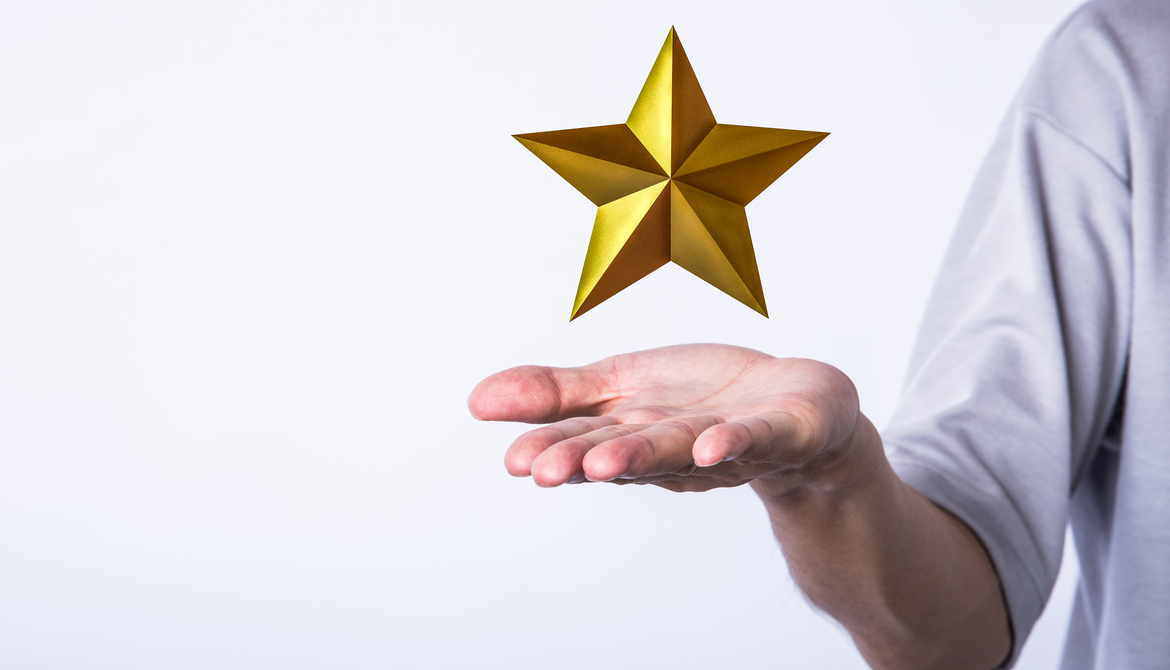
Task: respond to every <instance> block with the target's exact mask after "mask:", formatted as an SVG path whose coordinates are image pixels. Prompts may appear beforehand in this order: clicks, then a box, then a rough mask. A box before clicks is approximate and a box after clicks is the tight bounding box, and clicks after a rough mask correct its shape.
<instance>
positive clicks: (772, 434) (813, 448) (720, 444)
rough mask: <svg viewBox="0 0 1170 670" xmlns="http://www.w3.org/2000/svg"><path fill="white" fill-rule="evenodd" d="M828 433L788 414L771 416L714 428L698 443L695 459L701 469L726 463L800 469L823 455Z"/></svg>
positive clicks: (777, 413)
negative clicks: (797, 467) (810, 460)
mask: <svg viewBox="0 0 1170 670" xmlns="http://www.w3.org/2000/svg"><path fill="white" fill-rule="evenodd" d="M824 445H825V431H824V429H823V428H822V427H821V426H820V425H818V424H816V423H815V422H812V421H809V420H808V419H806V418H803V417H802V416H800V415H797V414H792V413H789V412H770V413H767V414H760V415H757V416H753V417H748V418H746V419H740V420H738V421H729V422H727V423H724V424H721V425H718V426H714V427H712V428H711V430H708V431H706V432H704V433H703V434H702V436H701V437H700V438H699V439H697V440H695V444H694V449H693V453H692V457H693V458H694V461H695V463H696V464H698V465H699V466H701V467H706V466H710V465H714V464H716V463H721V462H723V461H732V460H735V461H745V462H763V461H767V462H770V463H775V464H776V465H779V466H781V467H784V466H791V465H799V464H801V463H805V462H807V461H808V460H809V459H811V458H812V457H813V456H816V455H817V454H818V453H820V451H821V449H822V448H824Z"/></svg>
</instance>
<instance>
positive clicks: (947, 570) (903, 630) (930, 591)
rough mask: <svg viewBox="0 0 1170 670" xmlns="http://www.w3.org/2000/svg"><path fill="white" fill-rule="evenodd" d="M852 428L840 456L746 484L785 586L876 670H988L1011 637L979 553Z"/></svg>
mask: <svg viewBox="0 0 1170 670" xmlns="http://www.w3.org/2000/svg"><path fill="white" fill-rule="evenodd" d="M858 421H859V425H858V426H857V428H856V429H855V431H854V435H853V437H852V438H851V439H850V443H849V444H847V445H846V446H845V447H844V448H842V449H840V450H836V452H835V453H832V454H827V455H826V457H825V458H824V459H822V460H821V461H819V462H813V463H810V464H809V465H808V466H806V467H805V468H803V469H802V471H796V472H789V473H784V474H781V475H779V476H775V477H768V478H762V479H758V480H756V481H755V482H753V488H754V489H755V490H756V492H757V493H758V494H759V495H760V497H761V499H763V501H764V504H765V507H766V508H767V510H768V513H769V516H770V517H771V520H772V528H773V531H774V532H775V534H776V537H777V538H778V539H779V541H780V544H781V547H782V548H783V550H784V554H785V556H786V557H787V559H788V564H789V568H790V570H791V571H792V574H793V577H794V578H795V580H796V582H797V584H798V585H799V586H800V587H801V589H803V590H804V592H805V593H806V594H807V595H808V597H809V598H810V599H811V600H812V601H813V603H815V604H816V605H817V606H818V607H820V608H821V609H823V610H824V611H825V612H827V613H828V614H830V615H832V616H833V617H834V618H836V619H837V620H838V621H840V622H841V623H842V625H844V626H845V628H846V629H848V630H849V632H850V634H851V635H852V636H853V639H854V641H855V642H856V644H857V646H858V648H859V649H860V651H861V653H862V655H863V656H864V657H865V658H866V660H867V661H868V662H869V663H870V664H871V665H873V666H874V667H875V668H899V669H907V668H951V669H954V670H965V669H967V668H971V669H972V670H990V668H993V667H995V666H996V665H997V664H998V663H999V662H1000V661H1002V660H1003V658H1004V657H1005V656H1006V655H1007V652H1008V649H1009V646H1010V644H1011V633H1010V630H1009V626H1008V617H1007V611H1006V609H1005V607H1004V603H1003V598H1002V595H1001V592H1000V588H999V582H998V578H997V577H996V574H995V570H994V568H993V567H992V564H991V561H990V559H989V558H988V556H987V553H986V551H985V550H984V549H983V546H982V545H981V544H980V542H979V540H978V539H977V538H976V537H975V535H974V534H973V533H972V532H971V531H970V530H969V529H968V528H967V527H966V526H965V525H964V524H963V523H962V522H960V521H959V520H957V519H955V518H954V517H953V516H951V515H950V514H948V513H946V512H945V511H943V510H942V509H940V508H939V507H937V506H935V505H934V504H933V503H931V502H930V501H929V500H927V499H926V498H924V497H923V496H922V495H921V494H919V493H918V492H917V491H915V490H914V489H913V488H911V487H910V486H909V485H907V484H906V483H904V482H902V481H901V480H900V479H899V478H898V476H897V475H896V474H895V473H894V471H893V469H892V468H891V467H890V465H889V462H888V461H887V460H886V457H885V453H884V450H883V449H882V445H881V438H880V436H879V435H878V433H877V431H876V430H875V429H874V428H873V426H872V424H870V423H869V421H868V420H866V419H865V418H864V417H859V419H858Z"/></svg>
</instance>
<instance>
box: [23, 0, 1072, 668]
mask: <svg viewBox="0 0 1170 670" xmlns="http://www.w3.org/2000/svg"><path fill="white" fill-rule="evenodd" d="M1074 4H1075V3H1074V2H1072V1H1070V0H1034V1H1031V2H1017V1H1008V0H984V1H983V2H965V3H949V2H948V3H939V2H933V1H929V0H888V1H886V2H882V3H874V2H867V1H863V0H830V1H826V2H819V3H809V2H795V1H781V2H770V3H757V2H738V1H736V0H721V1H718V2H697V1H683V2H616V1H613V2H609V1H596V2H590V1H588V0H581V1H580V2H575V3H543V2H500V3H472V2H459V3H429V4H428V3H411V4H410V5H405V3H395V2H316V3H308V2H275V1H272V2H255V1H242V2H241V1H232V2H207V1H204V2H190V3H151V2H140V3H134V2H76V3H67V2H45V3H28V2H17V1H16V0H11V1H8V2H0V631H3V632H2V633H0V667H4V668H119V669H132V668H162V667H165V668H217V669H223V668H249V669H251V668H282V669H285V668H335V667H344V668H414V667H420V668H422V667H427V668H455V667H499V668H518V669H522V668H537V667H540V668H547V667H554V668H597V667H606V668H634V667H641V668H644V667H665V666H667V665H669V666H670V667H673V668H711V667H735V668H834V669H836V668H842V669H849V668H863V667H864V664H863V662H862V661H861V659H860V657H859V656H858V655H857V653H856V652H855V651H854V650H853V647H852V644H851V643H850V641H849V640H848V638H847V636H846V635H845V634H844V633H843V632H841V631H840V630H839V629H838V628H837V627H836V626H835V625H834V624H832V623H831V622H830V621H828V620H826V619H825V618H824V617H822V616H821V615H819V614H817V613H816V612H814V611H813V610H812V609H810V608H809V607H808V606H807V605H806V603H805V602H804V600H803V599H802V597H801V596H800V594H799V593H798V592H797V591H796V589H795V588H794V586H793V585H792V582H791V580H790V579H789V577H788V575H787V571H786V568H785V565H784V562H783V559H782V556H781V555H780V552H779V550H778V548H777V547H776V546H775V543H774V542H773V540H772V538H771V536H770V534H769V531H768V527H767V524H766V519H765V516H764V514H763V511H762V509H761V508H760V506H759V504H758V502H757V501H756V500H755V499H754V497H753V496H752V494H751V492H750V491H749V490H746V489H744V490H728V491H718V492H713V493H710V494H703V495H675V494H670V493H668V492H665V491H661V490H658V489H653V488H641V487H623V488H617V487H611V486H606V485H584V486H575V487H565V488H562V489H557V490H541V489H538V488H537V487H536V486H534V485H533V484H532V483H531V482H530V481H528V480H517V479H512V478H510V477H508V476H507V474H506V473H505V472H504V470H503V467H502V455H503V451H504V449H505V447H506V446H507V445H508V443H509V442H510V441H511V440H512V439H513V438H514V437H515V436H516V435H517V434H518V433H519V432H520V431H521V428H520V427H518V426H511V425H489V424H481V423H477V422H476V421H474V420H473V419H471V417H470V416H469V415H468V414H467V412H466V409H465V405H464V402H465V398H466V396H467V393H468V392H469V391H470V390H471V388H472V386H473V385H474V384H475V382H476V381H478V380H479V379H480V378H482V377H483V376H486V375H487V374H490V373H491V372H494V371H496V370H499V369H502V368H505V367H510V366H513V365H519V364H524V363H541V364H552V365H572V364H580V363H585V362H589V361H592V360H595V359H598V358H600V357H603V356H605V355H608V354H612V353H618V352H622V351H630V350H635V349H641V348H646V347H653V346H660V345H667V344H675V343H682V342H694V341H715V342H726V343H731V344H738V345H742V346H748V347H753V348H757V349H761V350H764V351H767V352H770V353H773V354H777V355H793V356H806V357H813V358H818V359H821V360H825V361H828V362H830V363H832V364H834V365H837V366H838V367H840V368H842V369H843V370H845V371H846V372H847V373H848V374H849V375H850V376H851V377H852V378H853V379H854V381H855V383H856V384H857V386H858V388H859V390H860V393H861V398H862V408H863V410H864V411H866V412H867V413H868V414H869V415H870V416H871V417H872V418H873V419H874V420H875V422H876V423H877V424H878V425H879V426H880V425H882V424H883V423H884V421H885V420H886V417H887V416H888V415H889V414H890V412H891V409H892V407H893V405H894V403H895V402H896V398H897V393H898V389H899V386H900V384H901V380H902V374H903V368H904V366H905V364H906V361H907V358H908V355H909V350H910V346H911V344H912V340H913V336H914V331H915V328H916V323H917V320H918V317H919V314H920V312H921V310H922V307H923V304H924V302H925V299H926V295H927V292H928V290H929V288H930V283H931V280H932V277H933V276H934V273H935V272H936V270H937V268H938V263H939V262H940V259H941V254H942V251H943V247H944V245H945V244H946V241H947V238H948V235H949V233H950V230H951V228H952V225H953V222H954V221H955V219H956V216H957V214H958V211H959V209H960V207H961V205H962V201H963V197H964V193H965V191H966V188H967V186H968V184H969V182H970V180H971V178H972V177H973V175H974V173H975V170H976V167H977V165H978V163H979V161H980V160H981V157H982V155H983V153H984V151H985V150H986V148H987V146H988V145H989V143H990V140H991V138H992V135H993V133H994V131H995V127H996V125H997V123H998V122H999V119H1000V117H1001V115H1002V114H1003V112H1004V110H1005V109H1006V107H1007V105H1008V103H1009V102H1010V100H1011V97H1012V95H1013V94H1014V91H1015V89H1016V88H1017V86H1018V85H1019V83H1020V82H1021V80H1022V78H1023V76H1024V74H1025V72H1026V70H1027V68H1028V66H1029V64H1030V62H1031V60H1032V58H1033V56H1034V55H1035V53H1036V51H1037V50H1038V48H1039V47H1040V45H1041V44H1042V41H1043V39H1044V38H1045V36H1046V35H1047V34H1048V33H1049V32H1051V30H1052V29H1053V28H1054V27H1055V26H1056V25H1057V24H1058V22H1059V21H1060V20H1061V19H1062V18H1063V17H1064V16H1065V15H1066V14H1067V13H1068V12H1069V11H1070V10H1071V9H1072V8H1073V6H1074ZM672 25H674V26H675V27H676V28H677V30H678V33H679V36H680V38H681V39H682V41H683V44H684V46H685V48H686V49H687V52H688V54H689V56H690V59H691V62H692V64H693V66H694V69H695V71H696V73H697V74H698V77H699V80H700V82H701V83H702V85H703V87H704V90H705V92H706V94H707V98H708V100H709V101H710V103H711V106H712V108H713V110H714V112H715V115H716V118H717V119H718V120H719V121H721V122H723V123H735V124H744V125H760V126H770V127H781V128H797V129H807V130H825V131H830V132H832V135H831V136H830V137H829V138H828V139H827V140H825V141H824V142H823V143H821V145H820V146H818V147H817V148H816V149H815V150H813V151H812V153H810V154H809V155H808V156H807V157H806V158H805V159H804V160H802V161H801V162H800V163H798V164H797V165H796V167H794V168H793V169H792V170H791V171H790V172H789V173H788V174H786V175H785V176H783V177H782V178H781V179H780V180H779V181H778V182H777V183H776V184H774V185H773V186H772V187H771V188H770V189H768V190H767V191H766V192H765V193H764V194H763V195H762V196H760V197H759V198H758V199H757V200H756V201H755V202H754V203H752V204H751V205H750V206H749V207H748V217H749V221H750V222H751V225H752V234H753V237H754V240H755V246H756V254H757V257H758V258H759V262H760V271H761V275H762V278H763V283H764V291H765V295H766V297H767V300H768V307H769V311H770V313H771V315H772V316H771V318H770V319H764V318H762V317H760V316H759V315H757V314H755V313H754V312H752V311H751V310H749V309H747V308H745V307H743V306H742V305H740V304H738V303H736V302H735V301H734V300H732V299H730V298H728V297H726V296H724V295H722V294H721V293H719V292H718V291H716V290H715V289H713V288H711V287H709V286H707V285H706V284H704V283H703V282H701V281H700V280H698V279H696V278H694V277H692V276H691V275H689V274H687V273H686V272H685V271H683V270H681V269H679V268H677V267H675V266H668V267H665V268H663V269H661V270H659V271H658V272H656V273H654V274H653V275H652V276H650V277H648V278H647V279H645V280H643V281H641V282H639V283H638V284H636V285H635V286H633V287H632V288H630V289H628V290H626V291H624V292H623V293H621V294H619V295H618V296H616V297H615V298H613V299H611V300H609V301H608V302H606V303H604V304H603V305H601V306H600V307H598V308H596V309H595V310H593V311H592V312H590V313H588V314H586V315H585V316H583V317H582V318H581V319H579V320H577V321H574V322H573V323H569V322H568V316H569V311H570V308H571V306H572V299H573V295H574V292H575V290H576V285H577V278H578V273H579V272H580V267H581V262H582V260H583V258H584V252H585V246H586V243H587V241H588V238H589V233H590V228H591V225H592V220H593V214H594V212H595V208H594V207H593V205H592V204H590V203H589V202H588V201H587V200H586V199H585V198H584V197H582V196H581V195H580V194H578V193H577V192H576V191H574V190H573V189H572V188H571V187H570V186H568V185H567V184H566V183H564V182H563V181H562V180H561V179H560V178H559V177H558V176H557V175H556V174H554V173H553V172H552V171H551V170H549V169H548V168H547V167H545V166H544V165H543V164H542V163H540V162H539V161H538V160H537V159H536V158H534V157H533V156H532V155H530V154H529V153H528V152H527V151H526V150H524V149H523V148H522V147H521V146H520V145H519V144H518V143H516V142H515V141H514V140H513V139H511V138H510V137H509V135H510V134H512V133H522V132H535V131H542V130H556V129H561V128H574V127H580V126H587V125H602V124H609V123H620V122H622V121H624V120H625V118H626V116H627V114H628V113H629V110H630V107H631V106H632V105H633V102H634V99H635V98H636V96H637V93H638V91H639V89H640V87H641V85H642V82H643V80H644V79H645V77H646V74H647V73H648V72H649V69H650V66H651V64H652V63H653V61H654V58H655V56H656V54H657V52H658V49H659V48H660V46H661V44H662V41H663V39H664V38H665V37H666V33H667V30H668V29H669V28H670V27H671V26H672ZM1075 571H1076V568H1075V561H1074V559H1073V558H1072V557H1071V554H1070V555H1066V560H1065V571H1064V573H1063V574H1062V577H1061V581H1060V583H1059V585H1058V589H1057V592H1056V595H1055V596H1054V598H1053V601H1052V603H1051V604H1050V606H1049V610H1048V611H1047V612H1046V614H1045V617H1044V619H1042V621H1041V623H1040V625H1039V626H1038V629H1037V633H1036V634H1035V635H1034V637H1033V639H1032V640H1031V641H1030V643H1029V646H1028V647H1027V651H1026V654H1025V658H1024V660H1023V662H1022V663H1021V664H1020V666H1019V667H1021V668H1028V669H1039V668H1053V667H1054V666H1055V663H1056V658H1057V656H1058V653H1059V648H1060V645H1061V643H1062V641H1063V637H1064V632H1063V630H1064V623H1065V620H1066V618H1067V612H1068V608H1069V602H1070V598H1071V593H1072V589H1073V582H1074V580H1075Z"/></svg>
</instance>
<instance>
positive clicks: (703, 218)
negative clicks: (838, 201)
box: [513, 28, 828, 321]
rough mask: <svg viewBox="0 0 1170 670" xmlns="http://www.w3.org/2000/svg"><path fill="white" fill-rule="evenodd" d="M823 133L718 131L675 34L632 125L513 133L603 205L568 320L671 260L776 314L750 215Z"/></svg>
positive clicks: (761, 310) (740, 128)
mask: <svg viewBox="0 0 1170 670" xmlns="http://www.w3.org/2000/svg"><path fill="white" fill-rule="evenodd" d="M827 136H828V133H821V132H812V131H806V130H781V129H778V128H755V127H751V126H731V125H725V124H722V123H716V122H715V116H714V114H712V113H711V107H710V106H709V105H708V104H707V98H706V96H704V95H703V90H702V89H701V88H699V80H698V79H697V78H696V77H695V72H694V70H692V69H691V63H690V61H689V60H688V59H687V55H686V53H685V52H684V51H683V48H682V43H681V42H679V39H678V35H677V34H675V31H674V28H671V29H670V33H669V34H668V35H667V36H666V43H665V44H664V45H662V51H660V52H659V53H658V59H657V60H656V61H654V67H653V68H651V70H650V76H649V77H647V78H646V83H645V85H643V86H642V92H641V93H640V94H639V95H638V100H637V102H635V103H634V110H633V111H632V112H630V118H629V119H627V120H626V122H625V123H624V124H617V125H612V126H597V127H593V128H577V129H573V130H554V131H550V132H544V133H529V134H526V135H514V136H513V137H515V138H516V139H517V140H520V143H521V144H523V145H524V146H525V147H528V149H529V150H530V151H532V153H534V154H536V156H537V157H538V158H540V160H542V161H544V162H545V163H546V164H548V166H549V167H551V168H552V169H553V170H555V171H556V173H557V174H559V175H561V176H562V177H564V178H565V180H566V181H568V182H569V183H570V184H572V185H573V186H574V187H575V188H576V189H577V190H578V191H580V192H581V193H582V194H584V195H585V197H587V198H589V199H590V200H591V201H593V203H594V204H595V205H597V207H598V209H597V218H596V220H595V221H594V223H593V236H592V237H591V238H590V240H589V251H588V252H587V253H586V255H585V268H584V269H583V270H582V271H581V283H580V285H579V286H578V288H577V299H576V301H574V303H573V312H572V314H571V315H570V317H569V320H570V321H572V320H573V319H575V318H577V317H579V316H581V315H582V314H584V313H585V312H587V311H589V310H590V309H593V308H594V307H596V306H597V305H599V304H600V303H601V302H603V301H604V300H606V299H608V298H610V297H612V296H613V295H614V294H616V293H617V292H618V291H621V290H622V289H624V288H626V287H627V286H629V285H631V284H633V283H634V282H636V281H638V280H639V279H641V278H642V277H645V276H646V275H648V274H650V273H651V272H653V271H654V270H657V269H658V268H660V267H662V266H663V265H665V264H666V263H667V262H669V261H674V262H675V263H677V264H678V265H681V266H682V267H683V268H685V269H687V270H689V271H690V272H692V273H693V274H695V275H697V276H698V277H699V278H701V279H703V280H705V281H706V282H708V283H709V284H711V285H712V286H714V287H716V288H718V289H719V290H721V291H723V292H724V293H726V294H728V295H730V296H731V297H733V298H735V299H736V300H739V301H740V302H742V303H743V304H745V305H747V306H748V307H751V308H752V309H754V310H756V311H757V312H759V313H760V314H763V315H764V316H768V310H767V308H766V307H765V305H764V290H763V287H762V286H761V285H760V272H759V269H758V268H757V267H756V254H755V251H754V250H753V248H752V238H751V234H750V233H749V232H748V223H747V211H746V210H745V209H744V207H745V206H746V205H747V204H748V203H749V202H751V201H752V200H753V199H755V197H756V196H757V195H759V194H760V193H761V192H763V190H764V189H766V188H767V187H768V186H769V185H771V183H772V182H774V181H776V179H777V178H779V177H780V175H782V174H784V172H785V171H786V170H788V168H790V167H792V166H793V165H794V164H795V163H796V161H798V160H800V159H801V158H802V157H804V155H805V154H806V153H808V152H809V151H810V150H812V148H813V147H815V146H816V145H817V143H819V142H820V141H821V140H823V139H824V138H825V137H827Z"/></svg>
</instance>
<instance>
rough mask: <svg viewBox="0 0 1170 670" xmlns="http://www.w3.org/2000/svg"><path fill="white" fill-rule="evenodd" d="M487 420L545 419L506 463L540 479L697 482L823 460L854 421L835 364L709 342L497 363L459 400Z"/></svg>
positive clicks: (788, 471)
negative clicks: (576, 364)
mask: <svg viewBox="0 0 1170 670" xmlns="http://www.w3.org/2000/svg"><path fill="white" fill-rule="evenodd" d="M468 405H469V407H470V409H471V412H472V414H473V415H475V416H476V417H477V418H479V419H483V420H492V421H523V422H527V423H548V424H549V425H547V426H544V427H542V428H538V429H536V430H532V431H529V432H527V433H525V434H523V435H521V436H520V437H519V438H518V439H517V440H516V441H515V442H514V443H513V444H512V446H511V447H510V448H509V449H508V452H507V455H506V456H505V466H506V467H507V469H508V471H509V472H510V473H512V474H513V475H517V476H527V475H531V476H532V477H533V479H534V480H535V481H536V483H537V484H539V485H541V486H558V485H560V484H564V483H576V482H582V481H587V480H588V481H613V482H616V483H628V482H636V483H651V484H657V485H659V486H663V487H665V488H669V489H672V490H680V491H682V490H687V491H698V490H707V489H711V488H716V487H721V486H738V485H740V484H743V483H746V482H748V481H752V480H754V479H758V478H761V477H771V478H787V477H789V476H791V475H792V474H795V473H796V472H797V471H799V470H801V469H803V467H804V466H807V465H809V464H812V463H814V462H823V461H825V460H835V459H832V456H833V455H834V454H837V453H840V452H841V451H843V450H844V449H843V448H844V447H846V446H848V444H849V443H850V442H851V441H852V438H853V437H854V435H855V433H856V432H857V430H858V428H859V424H860V423H865V424H866V425H868V422H866V421H864V419H863V418H862V417H861V415H860V413H859V412H858V403H857V393H856V391H855V389H854V387H853V384H852V383H851V382H850V381H849V379H848V378H847V377H846V376H845V375H844V374H843V373H841V372H840V371H839V370H837V369H836V368H834V367H832V366H829V365H825V364H823V363H818V362H815V361H809V360H803V359H791V358H789V359H781V358H774V357H772V356H768V355H766V354H763V353H760V352H758V351H752V350H750V349H743V348H740V347H731V346H725V345H715V344H697V345H683V346H674V347H665V348H662V349H653V350H649V351H643V352H638V353H633V354H624V355H620V356H614V357H611V358H607V359H605V360H602V361H598V362H597V363H593V364H591V365H587V366H584V367H580V368H548V367H537V366H524V367H519V368H512V369H510V370H505V371H503V372H500V373H497V374H495V375H492V376H491V377H488V378H487V379H485V380H483V381H482V382H480V383H479V385H477V386H476V388H475V390H474V391H473V392H472V394H471V397H470V398H469V400H468Z"/></svg>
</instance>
